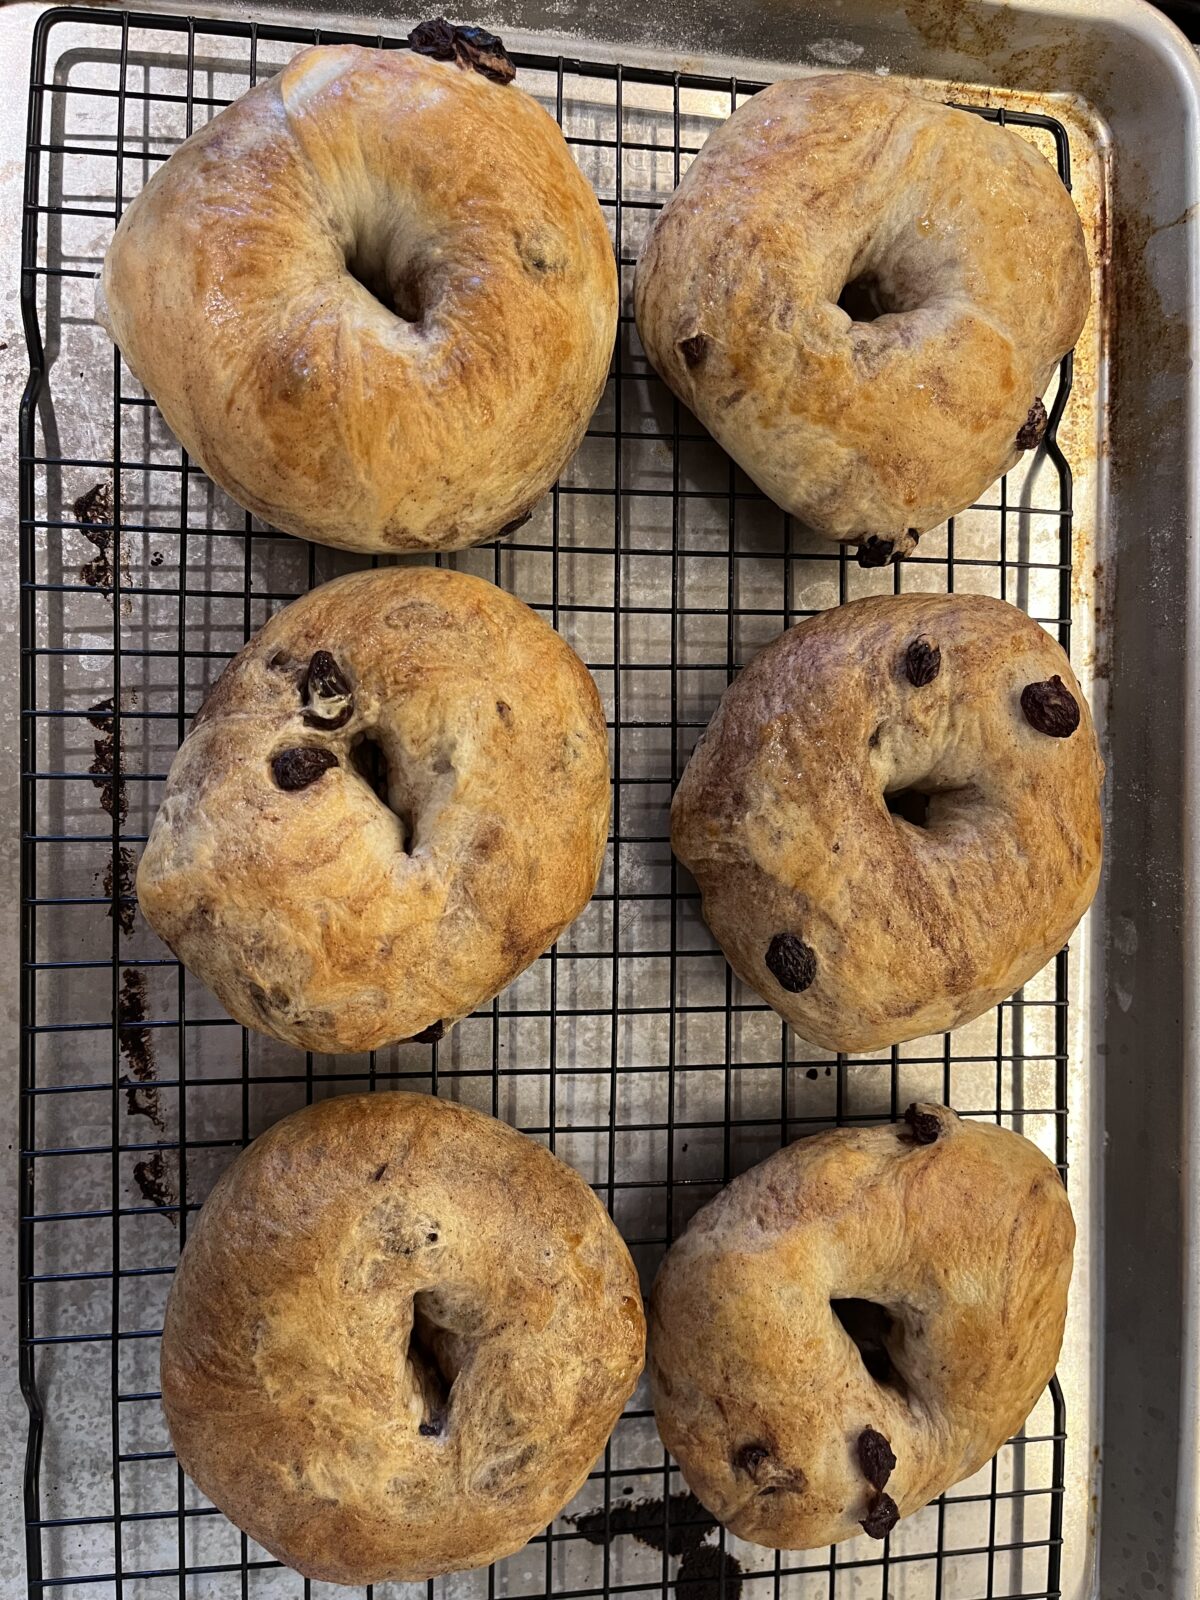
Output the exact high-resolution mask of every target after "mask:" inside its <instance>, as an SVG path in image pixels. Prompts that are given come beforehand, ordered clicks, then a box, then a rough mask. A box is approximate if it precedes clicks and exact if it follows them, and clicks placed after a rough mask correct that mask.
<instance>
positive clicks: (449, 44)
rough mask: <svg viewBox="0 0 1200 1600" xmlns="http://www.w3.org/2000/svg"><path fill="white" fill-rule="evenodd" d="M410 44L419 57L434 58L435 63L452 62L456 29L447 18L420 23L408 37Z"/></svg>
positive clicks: (435, 18) (436, 18) (434, 18)
mask: <svg viewBox="0 0 1200 1600" xmlns="http://www.w3.org/2000/svg"><path fill="white" fill-rule="evenodd" d="M408 43H409V46H410V47H411V48H412V49H413V50H415V51H416V52H417V54H418V55H421V56H432V57H433V59H434V60H435V61H450V60H452V59H453V57H454V29H453V28H452V27H451V26H450V24H449V23H448V22H447V21H446V19H445V17H433V18H432V19H431V20H430V21H429V22H418V23H417V25H416V27H415V28H414V29H413V30H412V32H411V33H410V34H409V36H408Z"/></svg>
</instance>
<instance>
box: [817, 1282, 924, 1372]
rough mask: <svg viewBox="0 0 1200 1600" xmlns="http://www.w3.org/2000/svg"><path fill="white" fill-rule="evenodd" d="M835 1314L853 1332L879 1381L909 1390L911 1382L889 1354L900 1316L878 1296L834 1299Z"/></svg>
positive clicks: (865, 1360) (863, 1361)
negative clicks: (908, 1383)
mask: <svg viewBox="0 0 1200 1600" xmlns="http://www.w3.org/2000/svg"><path fill="white" fill-rule="evenodd" d="M829 1304H830V1307H831V1309H832V1311H833V1314H834V1316H835V1317H836V1318H837V1319H838V1321H839V1322H840V1323H841V1325H842V1327H843V1328H844V1329H845V1330H846V1332H847V1333H848V1334H849V1335H850V1337H851V1339H852V1340H853V1341H854V1343H855V1346H856V1347H857V1349H858V1353H859V1356H860V1357H861V1358H862V1364H863V1366H864V1367H866V1369H867V1372H868V1373H869V1374H870V1376H871V1377H872V1378H874V1379H875V1382H876V1383H881V1384H883V1385H884V1386H885V1387H886V1388H889V1389H895V1390H896V1391H897V1392H898V1393H900V1394H907V1393H908V1385H907V1384H906V1383H905V1381H904V1379H903V1378H902V1377H901V1375H900V1373H899V1372H898V1371H897V1369H896V1367H895V1365H894V1364H893V1362H892V1358H891V1356H890V1355H889V1354H888V1347H887V1341H888V1339H889V1338H890V1337H891V1334H892V1330H893V1328H894V1327H895V1325H896V1319H895V1318H894V1317H893V1316H892V1314H891V1312H890V1311H889V1310H888V1309H887V1307H886V1306H881V1305H878V1304H876V1302H875V1301H874V1300H831V1301H830V1302H829Z"/></svg>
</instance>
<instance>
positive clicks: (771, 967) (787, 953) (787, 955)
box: [767, 933, 817, 994]
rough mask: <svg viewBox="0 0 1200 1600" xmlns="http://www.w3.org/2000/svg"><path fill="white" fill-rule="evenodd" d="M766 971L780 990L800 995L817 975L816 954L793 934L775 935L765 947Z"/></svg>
mask: <svg viewBox="0 0 1200 1600" xmlns="http://www.w3.org/2000/svg"><path fill="white" fill-rule="evenodd" d="M767 971H768V972H769V973H770V974H771V976H772V977H773V978H774V979H775V981H776V983H778V985H779V987H780V988H781V989H786V990H787V991H788V992H789V994H802V993H803V992H804V990H805V989H807V988H808V986H809V984H811V983H812V981H813V979H814V978H815V977H816V975H817V957H816V953H815V952H814V951H813V950H812V949H810V948H809V946H808V945H806V944H805V942H804V940H803V939H801V938H798V937H797V935H796V934H794V933H777V934H776V935H775V937H774V938H773V939H772V940H771V942H770V944H769V945H768V946H767Z"/></svg>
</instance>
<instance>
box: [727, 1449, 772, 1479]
mask: <svg viewBox="0 0 1200 1600" xmlns="http://www.w3.org/2000/svg"><path fill="white" fill-rule="evenodd" d="M770 1454H771V1452H770V1451H769V1450H768V1449H767V1447H766V1445H765V1444H759V1443H757V1442H755V1443H754V1444H744V1445H742V1447H741V1449H740V1450H738V1452H737V1453H736V1455H735V1456H734V1458H733V1465H734V1467H735V1469H736V1470H737V1471H738V1472H745V1473H747V1474H748V1475H749V1476H750V1477H751V1478H753V1477H754V1476H755V1474H756V1473H757V1472H758V1469H759V1467H761V1466H762V1464H763V1462H764V1461H765V1460H766V1459H767V1457H768V1456H769V1455H770Z"/></svg>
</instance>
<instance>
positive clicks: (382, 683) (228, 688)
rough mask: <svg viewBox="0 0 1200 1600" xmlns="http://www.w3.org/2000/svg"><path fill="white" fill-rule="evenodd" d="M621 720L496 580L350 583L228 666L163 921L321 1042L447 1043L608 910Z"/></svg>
mask: <svg viewBox="0 0 1200 1600" xmlns="http://www.w3.org/2000/svg"><path fill="white" fill-rule="evenodd" d="M608 813H609V776H608V736H607V731H606V728H605V721H604V712H603V710H602V708H601V705H600V697H599V695H598V694H597V692H596V686H595V684H594V683H593V681H592V678H591V676H590V674H589V673H588V671H587V668H586V667H585V666H584V665H583V663H582V662H581V661H580V659H579V657H578V656H577V655H576V654H575V652H574V651H573V650H572V649H571V648H570V647H569V646H568V645H567V644H565V643H564V642H563V640H562V639H561V638H559V636H558V634H556V633H555V632H554V630H553V629H552V628H550V627H549V626H548V625H547V624H546V623H545V622H543V621H542V620H541V618H540V617H538V616H536V615H535V613H534V612H532V611H530V610H529V608H528V607H527V606H525V605H522V603H521V602H520V601H519V600H514V599H513V598H512V596H511V595H508V594H505V593H504V592H503V591H502V590H500V589H497V588H496V587H495V586H494V585H493V584H490V583H486V582H484V581H483V580H482V579H481V578H473V577H469V576H467V575H466V574H465V573H460V572H452V571H448V570H442V569H439V568H436V567H388V568H380V569H379V570H377V571H371V572H357V573H352V574H350V575H349V576H347V577H344V578H338V579H335V580H334V581H333V582H332V583H327V584H325V585H323V586H322V587H321V588H319V589H314V590H313V591H312V593H310V594H307V595H305V596H304V597H303V598H302V599H299V600H296V601H294V602H293V603H292V604H291V605H289V606H286V607H285V608H284V609H283V610H282V611H280V612H278V613H277V614H276V615H275V616H274V617H272V618H271V620H270V621H269V622H268V623H267V625H266V626H265V627H264V628H263V629H262V630H261V631H260V632H259V633H257V634H256V635H255V636H254V638H253V639H251V641H250V642H249V644H247V645H246V647H245V649H243V650H242V651H241V653H240V654H239V655H238V656H236V657H235V658H234V660H233V661H232V662H230V664H229V665H228V666H227V667H226V669H225V671H224V672H223V673H222V674H221V677H220V678H219V679H218V681H217V683H216V684H215V685H214V687H213V689H212V691H211V692H210V694H209V696H208V698H207V700H206V701H205V702H204V705H203V706H202V708H201V710H200V713H199V715H198V716H197V717H196V720H195V723H194V724H193V726H192V729H191V731H190V733H189V734H188V736H187V738H186V739H185V740H184V742H183V744H182V746H181V747H180V749H179V752H178V754H177V755H176V757H175V760H174V761H173V762H172V764H171V770H170V773H169V774H168V777H167V787H166V794H165V797H164V799H163V802H162V805H161V807H160V808H159V811H158V815H157V816H156V817H155V820H154V825H153V827H152V829H151V832H150V838H149V841H148V843H147V845H146V849H145V852H144V854H143V856H142V860H141V863H140V865H139V868H138V876H137V893H138V901H139V903H140V905H141V908H142V910H143V912H144V913H145V916H146V919H147V921H148V922H149V923H150V925H151V927H152V928H154V929H155V930H156V932H157V933H158V934H159V935H160V936H161V937H162V938H163V939H164V940H165V941H166V943H167V944H168V945H169V946H170V947H171V949H172V950H173V951H174V952H175V954H176V955H177V956H178V957H179V959H180V960H181V961H183V963H184V964H185V965H186V966H188V967H190V968H191V970H192V971H193V972H194V973H195V974H196V975H197V976H198V977H200V978H202V979H203V980H204V982H205V983H206V984H207V985H208V986H209V988H210V989H212V990H213V991H214V993H215V994H216V995H217V997H218V999H219V1000H220V1001H221V1003H222V1005H224V1007H225V1008H226V1010H227V1011H228V1012H229V1013H230V1015H231V1016H233V1017H235V1018H236V1019H237V1020H238V1021H239V1022H241V1023H244V1024H245V1025H246V1026H247V1027H251V1028H257V1029H259V1030H260V1031H262V1032H264V1033H269V1034H272V1035H273V1036H274V1037H275V1038H277V1039H282V1040H284V1041H285V1042H286V1043H289V1044H294V1045H299V1046H301V1047H302V1048H303V1049H306V1050H322V1051H334V1052H336V1051H356V1050H372V1049H375V1048H376V1047H377V1046H380V1045H384V1044H387V1043H389V1042H391V1041H394V1040H397V1039H408V1038H412V1037H415V1036H418V1035H420V1036H423V1037H426V1038H437V1037H440V1035H441V1033H442V1032H443V1031H444V1029H445V1028H446V1027H447V1026H448V1025H450V1024H451V1023H453V1022H455V1021H457V1020H458V1019H460V1018H461V1017H463V1016H465V1015H466V1014H467V1013H468V1012H470V1011H472V1010H474V1008H475V1007H476V1006H477V1005H479V1004H480V1003H481V1002H482V1001H484V1000H487V999H490V998H491V997H492V996H493V995H494V994H496V993H498V992H499V990H500V989H502V988H503V987H504V986H505V984H507V983H509V982H511V980H512V979H513V978H514V977H516V975H517V974H518V973H519V972H522V971H524V969H525V968H526V967H527V966H528V965H529V964H530V962H532V961H534V960H535V959H536V958H537V956H539V955H540V954H541V953H542V951H543V950H546V949H548V948H549V946H550V945H551V944H553V942H554V940H555V939H556V938H557V937H558V935H559V934H560V933H561V932H562V930H563V928H565V927H566V925H567V924H568V923H569V922H571V921H572V920H573V919H574V918H575V917H576V916H578V914H579V912H580V911H582V909H583V907H584V906H585V905H586V904H587V902H588V899H589V898H590V896H591V894H592V891H593V889H594V888H595V886H596V879H597V877H598V875H599V872H600V867H601V863H602V861H603V858H604V849H605V843H606V840H607V833H608Z"/></svg>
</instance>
